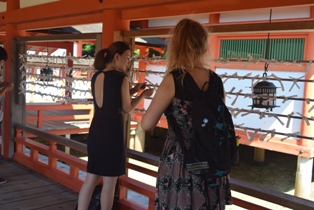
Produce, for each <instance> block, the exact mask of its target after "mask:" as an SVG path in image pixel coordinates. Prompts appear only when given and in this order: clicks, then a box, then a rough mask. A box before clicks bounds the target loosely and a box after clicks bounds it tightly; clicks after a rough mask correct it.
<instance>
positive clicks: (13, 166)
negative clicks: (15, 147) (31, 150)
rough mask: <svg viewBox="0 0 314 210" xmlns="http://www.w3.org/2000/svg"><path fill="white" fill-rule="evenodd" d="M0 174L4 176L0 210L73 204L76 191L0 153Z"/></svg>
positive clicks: (70, 206) (52, 209)
mask: <svg viewBox="0 0 314 210" xmlns="http://www.w3.org/2000/svg"><path fill="white" fill-rule="evenodd" d="M0 177H3V178H5V179H7V180H8V182H7V183H5V184H0V209H1V210H13V209H14V210H19V209H20V210H30V209H45V210H57V209H66V210H71V209H73V210H74V208H75V206H76V203H77V198H78V193H76V192H74V191H72V190H70V189H68V188H66V187H64V186H62V185H60V184H59V183H57V182H54V181H53V180H50V179H48V178H46V177H44V176H42V175H40V174H38V173H36V172H34V171H32V170H30V169H28V168H26V167H24V166H22V165H20V164H18V163H16V162H14V161H11V160H3V159H2V158H1V157H0Z"/></svg>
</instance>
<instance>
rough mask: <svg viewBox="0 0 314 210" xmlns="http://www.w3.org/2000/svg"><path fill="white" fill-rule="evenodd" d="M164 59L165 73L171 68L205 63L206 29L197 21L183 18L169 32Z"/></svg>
mask: <svg viewBox="0 0 314 210" xmlns="http://www.w3.org/2000/svg"><path fill="white" fill-rule="evenodd" d="M171 34H172V37H171V40H170V42H169V44H168V48H167V54H166V61H167V64H166V65H167V71H166V75H167V74H169V73H170V72H171V71H172V70H175V69H182V70H183V71H184V72H185V69H192V68H194V65H195V64H201V65H207V64H206V56H207V55H208V44H209V43H208V41H209V37H208V31H207V30H206V28H205V27H204V26H203V25H202V24H200V23H199V22H197V21H194V20H191V19H188V18H184V19H182V20H181V21H179V23H178V24H177V25H176V26H175V28H174V29H173V30H172V32H171Z"/></svg>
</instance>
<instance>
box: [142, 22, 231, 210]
mask: <svg viewBox="0 0 314 210" xmlns="http://www.w3.org/2000/svg"><path fill="white" fill-rule="evenodd" d="M208 44H209V43H208V32H207V31H206V29H205V28H204V27H203V26H202V25H201V24H200V23H198V22H196V21H194V20H191V19H183V20H181V21H180V22H179V23H178V24H177V25H176V26H175V28H174V29H173V32H172V37H171V40H170V43H169V45H168V50H167V71H166V75H165V77H164V79H163V81H162V83H161V84H160V86H159V88H158V91H157V92H156V94H155V96H154V98H153V100H152V102H151V104H150V106H149V108H148V110H147V111H146V113H145V115H144V116H143V119H142V128H143V129H144V130H151V129H153V128H154V127H155V126H156V124H157V123H158V121H159V119H160V117H161V115H162V114H163V113H165V115H166V117H167V120H168V134H167V139H166V141H165V144H164V149H163V152H162V154H161V159H160V165H159V169H158V177H157V184H156V187H157V192H156V198H155V209H156V210H168V209H169V210H170V209H182V210H183V209H189V210H190V209H191V210H193V209H195V210H196V209H207V210H209V209H224V208H225V205H226V204H231V190H230V184H229V178H228V176H224V177H222V178H217V179H216V178H206V180H205V178H202V177H200V176H196V175H192V174H190V173H189V172H188V171H187V170H186V168H185V166H184V159H183V156H184V153H183V150H182V149H181V146H180V143H179V142H178V139H177V137H176V133H177V132H175V130H176V128H174V127H177V128H178V130H179V132H180V136H181V138H182V140H183V142H184V146H185V147H186V148H188V147H189V145H190V143H191V141H192V140H193V139H192V135H193V132H194V131H193V128H192V115H191V111H192V107H191V106H192V101H193V97H194V96H193V94H192V93H191V92H190V91H189V90H188V89H186V88H185V86H184V85H183V84H184V81H185V80H186V78H187V77H192V79H193V80H194V82H195V83H196V84H197V86H198V87H199V88H200V91H201V90H203V91H207V89H208V85H207V86H204V89H202V87H203V85H204V84H205V83H207V82H209V81H210V79H211V78H214V77H215V78H216V81H217V82H218V84H219V91H218V92H217V94H218V95H219V96H220V97H221V98H222V99H223V100H224V88H223V84H222V81H221V79H220V78H219V77H218V76H217V75H216V74H215V73H214V72H212V71H211V70H210V69H209V68H208V60H207V61H206V59H207V58H208ZM213 76H214V77H213ZM170 115H172V116H171V117H172V118H174V119H175V123H176V124H177V125H175V126H174V125H173V124H172V123H169V120H170V119H169V116H170Z"/></svg>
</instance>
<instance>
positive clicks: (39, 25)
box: [17, 12, 103, 30]
mask: <svg viewBox="0 0 314 210" xmlns="http://www.w3.org/2000/svg"><path fill="white" fill-rule="evenodd" d="M102 18H103V14H102V13H97V12H95V13H94V14H87V15H77V16H70V17H64V18H54V19H48V20H40V21H38V20H37V21H32V22H27V23H20V24H17V29H18V30H38V29H47V28H57V27H66V26H75V25H84V24H92V23H101V22H102Z"/></svg>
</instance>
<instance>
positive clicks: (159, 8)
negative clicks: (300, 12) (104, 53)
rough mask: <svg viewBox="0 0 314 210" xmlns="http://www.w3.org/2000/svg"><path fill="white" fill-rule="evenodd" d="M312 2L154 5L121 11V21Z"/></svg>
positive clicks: (269, 0)
mask: <svg viewBox="0 0 314 210" xmlns="http://www.w3.org/2000/svg"><path fill="white" fill-rule="evenodd" d="M310 5H314V2H313V0H290V1H286V0H278V1H273V0H265V1H263V2H262V3H260V4H256V2H255V1H252V0H242V1H240V2H239V1H238V0H214V1H196V2H195V1H191V2H181V3H179V4H178V3H172V4H166V5H156V6H150V7H145V8H130V9H124V10H123V11H122V19H123V20H143V19H152V18H165V17H171V16H178V15H195V14H208V13H211V14H212V13H222V12H231V11H239V10H248V9H266V8H275V7H291V6H310Z"/></svg>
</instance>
